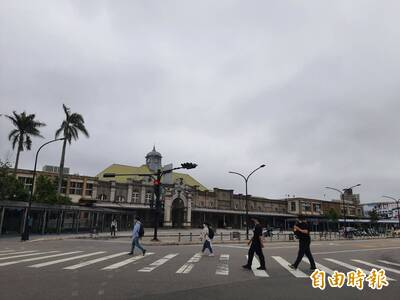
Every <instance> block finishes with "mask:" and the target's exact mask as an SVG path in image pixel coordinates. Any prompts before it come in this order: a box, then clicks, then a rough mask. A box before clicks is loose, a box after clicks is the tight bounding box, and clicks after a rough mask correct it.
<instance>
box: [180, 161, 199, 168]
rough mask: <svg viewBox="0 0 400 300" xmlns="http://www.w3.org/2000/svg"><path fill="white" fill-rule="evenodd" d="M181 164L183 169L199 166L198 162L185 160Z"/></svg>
mask: <svg viewBox="0 0 400 300" xmlns="http://www.w3.org/2000/svg"><path fill="white" fill-rule="evenodd" d="M181 166H182V168H183V169H194V168H196V167H197V164H194V163H190V162H185V163H183V164H181Z"/></svg>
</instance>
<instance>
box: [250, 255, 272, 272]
mask: <svg viewBox="0 0 400 300" xmlns="http://www.w3.org/2000/svg"><path fill="white" fill-rule="evenodd" d="M246 259H249V256H248V255H246ZM260 266H261V265H260V262H259V261H258V259H257V257H255V256H254V257H253V261H252V262H251V270H252V271H253V274H254V276H256V277H269V275H268V273H267V271H265V270H257V268H258V267H260Z"/></svg>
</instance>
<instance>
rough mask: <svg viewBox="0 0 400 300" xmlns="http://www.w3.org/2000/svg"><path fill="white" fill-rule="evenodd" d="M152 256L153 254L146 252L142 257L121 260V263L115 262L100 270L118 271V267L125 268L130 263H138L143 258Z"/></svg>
mask: <svg viewBox="0 0 400 300" xmlns="http://www.w3.org/2000/svg"><path fill="white" fill-rule="evenodd" d="M125 253H126V252H125ZM153 254H154V253H153V252H148V253H146V254H145V255H144V256H143V255H138V256H133V257H130V258H128V259H125V260H123V261H120V262H117V263H115V264H112V265H109V266H107V267H104V268H103V269H102V270H114V269H118V268H120V267H123V266H125V265H127V264H130V263H132V262H135V261H138V260H139V259H142V258H144V257H147V256H150V255H153Z"/></svg>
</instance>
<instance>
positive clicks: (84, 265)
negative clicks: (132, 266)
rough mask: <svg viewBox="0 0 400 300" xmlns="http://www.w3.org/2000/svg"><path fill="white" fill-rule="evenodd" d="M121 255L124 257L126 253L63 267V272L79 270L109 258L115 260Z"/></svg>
mask: <svg viewBox="0 0 400 300" xmlns="http://www.w3.org/2000/svg"><path fill="white" fill-rule="evenodd" d="M122 255H126V251H125V252H120V253H115V254H111V255H107V256H103V257H100V258H96V259H92V260H88V261H84V262H81V263H79V264H76V265H72V266H68V267H65V268H63V269H64V270H76V269H79V268H82V267H86V266H89V265H93V264H95V263H98V262H100V261H104V260H107V259H111V258H115V257H118V256H122Z"/></svg>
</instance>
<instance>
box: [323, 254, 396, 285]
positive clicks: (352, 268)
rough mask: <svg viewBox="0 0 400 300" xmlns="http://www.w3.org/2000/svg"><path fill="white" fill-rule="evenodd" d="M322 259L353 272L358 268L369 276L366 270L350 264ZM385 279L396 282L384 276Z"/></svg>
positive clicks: (331, 259)
mask: <svg viewBox="0 0 400 300" xmlns="http://www.w3.org/2000/svg"><path fill="white" fill-rule="evenodd" d="M324 259H325V260H327V261H330V262H333V263H334V264H337V265H339V266H342V267H345V268H347V269H350V270H353V271H355V270H356V269H357V268H358V269H361V271H363V272H364V273H365V274H369V273H370V272H369V271H368V270H365V269H362V268H359V267H356V266H353V265H350V264H348V263H345V262H342V261H340V260H336V259H333V258H324ZM386 278H387V280H390V281H396V280H394V279H393V278H390V277H388V276H386Z"/></svg>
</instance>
